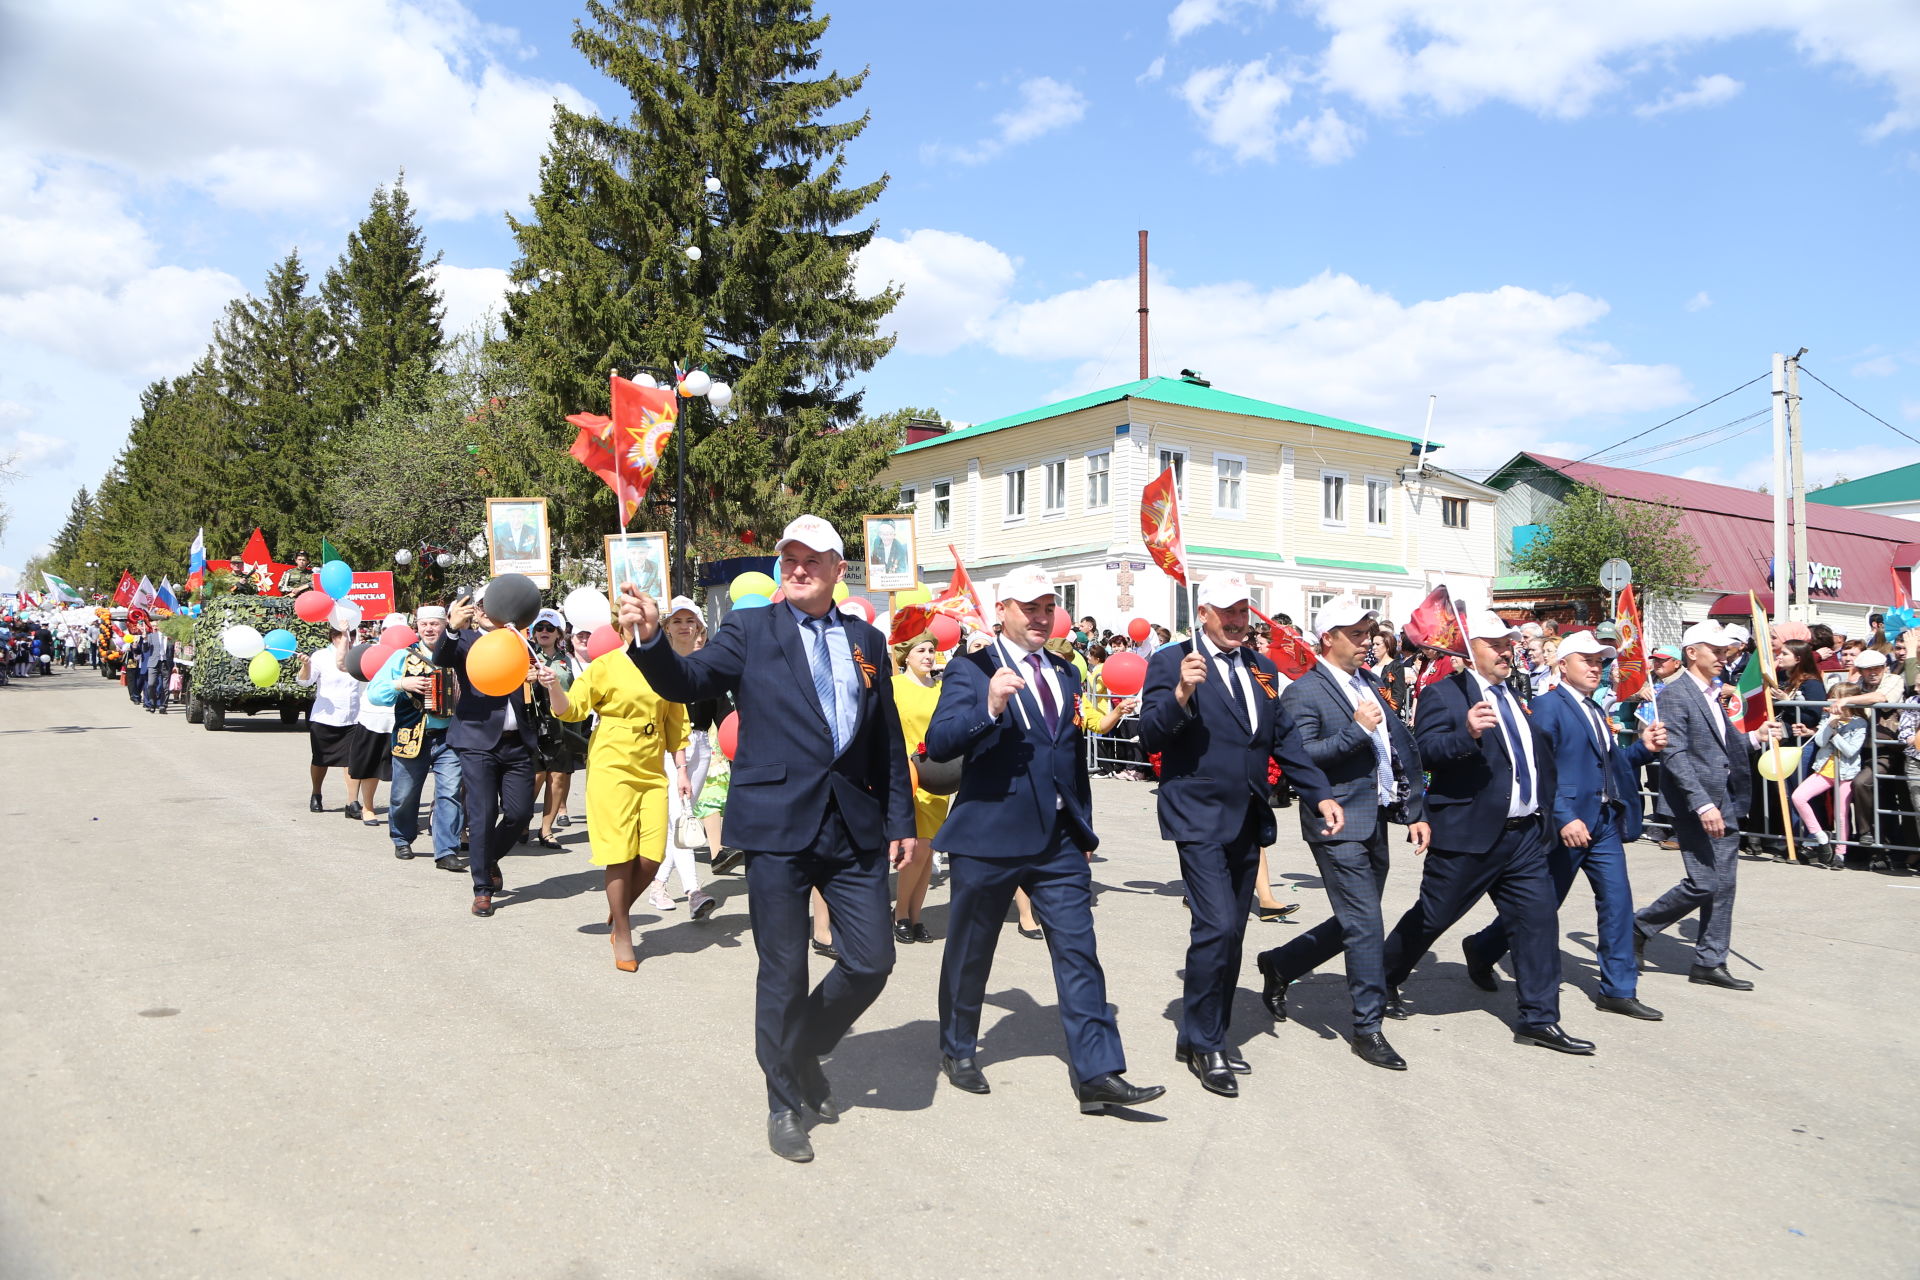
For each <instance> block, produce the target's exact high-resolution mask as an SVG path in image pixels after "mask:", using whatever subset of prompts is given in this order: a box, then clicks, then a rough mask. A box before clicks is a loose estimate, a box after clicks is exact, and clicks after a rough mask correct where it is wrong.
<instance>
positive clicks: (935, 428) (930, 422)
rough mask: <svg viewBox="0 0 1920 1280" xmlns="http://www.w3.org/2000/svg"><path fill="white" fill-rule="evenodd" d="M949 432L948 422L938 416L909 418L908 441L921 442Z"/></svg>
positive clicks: (911, 442)
mask: <svg viewBox="0 0 1920 1280" xmlns="http://www.w3.org/2000/svg"><path fill="white" fill-rule="evenodd" d="M945 434H947V424H946V423H944V422H942V421H940V420H939V419H938V418H909V419H907V443H908V444H919V443H920V442H921V441H922V440H931V439H933V438H934V437H935V436H943V435H945Z"/></svg>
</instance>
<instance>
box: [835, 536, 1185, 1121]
mask: <svg viewBox="0 0 1920 1280" xmlns="http://www.w3.org/2000/svg"><path fill="white" fill-rule="evenodd" d="M1054 608H1055V599H1054V593H1053V585H1052V583H1051V582H1050V581H1049V580H1048V578H1047V575H1046V574H1045V573H1044V572H1042V571H1041V569H1040V568H1039V566H1037V565H1028V566H1026V567H1024V568H1020V569H1015V570H1014V571H1013V572H1012V573H1010V574H1008V575H1007V577H1006V579H1005V580H1004V581H1002V582H1001V584H1000V605H999V615H1000V634H999V635H998V636H996V637H995V638H994V640H993V643H991V644H990V645H988V646H987V647H986V648H984V649H981V650H980V651H979V652H977V653H968V654H964V655H961V656H958V657H954V658H952V659H950V660H949V661H948V663H947V670H946V675H945V677H944V678H943V679H942V680H941V682H940V701H939V703H938V704H937V705H936V706H935V707H934V712H933V720H932V722H931V723H930V724H929V725H928V727H927V755H928V756H930V757H931V758H933V759H935V760H954V759H960V758H963V757H964V759H965V761H966V763H965V765H964V766H963V767H962V770H961V774H960V789H959V791H958V792H957V793H955V795H954V797H953V806H952V808H951V809H949V810H948V813H947V820H946V822H945V823H943V824H942V825H941V827H940V831H939V834H938V835H936V836H935V837H934V841H933V842H934V844H935V846H937V847H938V848H939V849H941V850H943V851H944V852H945V853H946V854H947V856H948V866H949V868H950V869H949V872H948V874H949V877H950V880H949V883H950V884H951V885H952V892H953V898H952V905H951V907H950V908H949V911H948V915H947V945H946V954H945V956H944V957H943V959H942V960H941V964H940V1069H941V1070H942V1071H943V1072H944V1073H945V1074H946V1077H947V1079H948V1080H949V1081H951V1082H952V1083H953V1085H954V1087H955V1088H957V1089H962V1090H964V1091H966V1092H968V1093H987V1092H989V1087H988V1084H987V1078H986V1076H985V1075H983V1074H982V1073H981V1071H980V1068H979V1067H978V1066H977V1065H976V1064H975V1063H974V1057H973V1055H974V1047H975V1044H976V1042H977V1040H978V1038H979V1033H980V1004H981V1001H982V1000H983V999H985V997H986V990H987V977H988V974H989V973H990V971H991V970H992V968H993V950H994V946H995V944H996V943H997V942H998V941H999V938H1000V926H1001V922H1002V921H1004V920H1005V919H1006V914H1007V907H1008V906H1009V904H1011V903H1012V902H1013V893H1014V890H1016V889H1025V890H1026V891H1027V897H1028V898H1029V899H1030V900H1031V901H1032V903H1033V911H1034V914H1035V915H1036V916H1038V917H1039V918H1040V924H1041V926H1042V927H1043V928H1044V929H1045V930H1046V938H1047V950H1048V951H1049V952H1050V953H1051V955H1052V958H1053V977H1054V987H1055V990H1056V991H1057V992H1058V993H1059V997H1060V1021H1061V1023H1062V1024H1063V1025H1064V1026H1065V1028H1066V1034H1067V1062H1068V1070H1069V1073H1070V1074H1071V1076H1072V1079H1073V1082H1074V1092H1075V1094H1076V1097H1077V1098H1078V1101H1079V1103H1080V1110H1082V1111H1083V1112H1089V1113H1092V1112H1099V1111H1104V1110H1105V1109H1106V1108H1107V1107H1109V1106H1134V1105H1137V1104H1139V1103H1142V1102H1146V1101H1149V1100H1150V1099H1153V1098H1157V1097H1159V1096H1160V1095H1161V1094H1162V1093H1165V1092H1166V1089H1165V1087H1164V1086H1160V1085H1153V1086H1141V1085H1135V1084H1130V1083H1128V1082H1127V1081H1126V1080H1125V1079H1123V1078H1122V1076H1121V1073H1122V1072H1124V1071H1125V1070H1126V1069H1127V1062H1126V1055H1125V1054H1124V1053H1123V1052H1122V1050H1121V1047H1120V1026H1119V1023H1118V1022H1117V1021H1116V1020H1115V1019H1114V1016H1113V1010H1112V1009H1111V1008H1110V1007H1109V1006H1108V1004H1107V980H1106V975H1105V974H1104V973H1103V972H1102V971H1101V968H1100V957H1099V954H1098V953H1097V951H1096V949H1095V947H1094V938H1093V877H1092V875H1091V874H1090V873H1089V872H1088V870H1087V859H1088V858H1090V857H1092V855H1093V851H1094V849H1095V848H1097V847H1098V846H1099V844H1100V840H1099V837H1097V836H1096V835H1094V833H1093V796H1092V792H1091V790H1090V788H1089V787H1088V784H1087V763H1086V761H1087V757H1086V739H1085V737H1084V736H1083V734H1082V731H1081V721H1082V710H1083V707H1082V700H1081V686H1080V674H1079V672H1077V671H1075V670H1074V668H1073V664H1072V663H1070V662H1068V661H1066V660H1065V659H1064V658H1060V657H1058V656H1057V655H1055V654H1051V653H1048V652H1046V650H1045V648H1044V646H1045V645H1046V642H1047V640H1048V638H1049V637H1051V636H1052V634H1053V614H1054ZM835 924H836V927H837V925H838V919H837V917H836V921H835Z"/></svg>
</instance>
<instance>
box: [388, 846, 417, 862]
mask: <svg viewBox="0 0 1920 1280" xmlns="http://www.w3.org/2000/svg"><path fill="white" fill-rule="evenodd" d="M393 856H394V857H396V858H398V859H400V861H402V862H405V861H406V860H407V859H409V858H411V857H412V856H413V846H412V845H410V844H397V845H395V846H393Z"/></svg>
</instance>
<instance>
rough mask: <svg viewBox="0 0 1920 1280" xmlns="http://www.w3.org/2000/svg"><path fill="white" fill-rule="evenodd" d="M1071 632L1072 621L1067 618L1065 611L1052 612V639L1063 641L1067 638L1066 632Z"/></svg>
mask: <svg viewBox="0 0 1920 1280" xmlns="http://www.w3.org/2000/svg"><path fill="white" fill-rule="evenodd" d="M1071 630H1073V619H1072V618H1069V617H1068V616H1067V611H1066V610H1065V609H1055V610H1054V611H1053V638H1054V639H1055V640H1065V639H1066V638H1067V632H1069V631H1071Z"/></svg>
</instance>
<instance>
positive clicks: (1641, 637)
mask: <svg viewBox="0 0 1920 1280" xmlns="http://www.w3.org/2000/svg"><path fill="white" fill-rule="evenodd" d="M1615 625H1616V626H1618V627H1619V628H1620V643H1619V644H1618V645H1617V646H1615V647H1616V648H1617V649H1618V650H1619V652H1618V654H1617V655H1616V656H1615V657H1614V660H1613V662H1614V666H1613V696H1614V697H1616V698H1631V697H1632V696H1633V695H1634V694H1636V693H1639V692H1640V691H1641V690H1642V689H1644V688H1646V686H1647V637H1646V632H1645V631H1644V630H1642V628H1641V626H1640V606H1639V605H1638V604H1636V603H1635V602H1634V599H1633V586H1632V585H1631V584H1629V585H1628V586H1627V589H1626V590H1624V591H1622V592H1621V593H1620V617H1619V619H1618V621H1617V622H1616V624H1615ZM1752 661H1754V662H1758V661H1760V659H1759V658H1757V657H1756V658H1754V659H1752Z"/></svg>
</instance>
